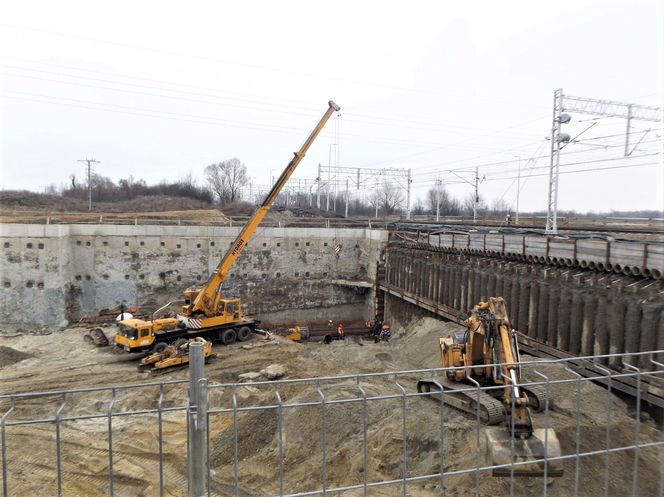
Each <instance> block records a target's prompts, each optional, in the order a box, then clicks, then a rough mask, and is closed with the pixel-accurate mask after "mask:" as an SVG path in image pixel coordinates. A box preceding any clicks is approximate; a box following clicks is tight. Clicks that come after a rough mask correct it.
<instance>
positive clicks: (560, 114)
mask: <svg viewBox="0 0 664 497" xmlns="http://www.w3.org/2000/svg"><path fill="white" fill-rule="evenodd" d="M568 112H569V113H580V114H590V115H594V116H602V117H616V118H620V119H625V120H626V121H627V129H626V130H625V156H626V157H629V156H630V155H631V152H633V151H634V149H633V148H632V150H631V151H630V133H631V123H632V121H633V120H639V121H651V122H660V121H661V119H662V117H661V116H662V108H661V107H650V106H646V105H638V104H630V103H624V102H615V101H612V100H599V99H596V98H585V97H572V96H570V95H564V94H563V90H562V89H558V90H556V91H554V93H553V123H552V126H551V160H550V169H549V203H548V210H547V215H546V228H545V230H544V232H545V233H547V234H557V233H558V175H559V169H560V149H561V148H562V147H563V146H564V145H561V144H565V143H569V142H570V141H574V140H571V138H570V136H569V135H568V134H567V133H562V132H561V127H562V125H563V124H567V123H569V122H570V120H571V116H570V115H569V114H568ZM577 136H578V135H577ZM637 146H638V144H637Z"/></svg>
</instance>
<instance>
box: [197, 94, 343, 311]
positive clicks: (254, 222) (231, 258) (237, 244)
mask: <svg viewBox="0 0 664 497" xmlns="http://www.w3.org/2000/svg"><path fill="white" fill-rule="evenodd" d="M328 106H329V107H328V109H327V111H325V114H324V115H323V117H322V118H321V119H320V121H319V122H318V124H317V125H316V127H315V128H314V130H313V131H312V132H311V134H310V135H309V137H308V138H307V139H306V140H305V142H304V144H303V145H302V147H301V148H300V150H298V151H297V152H295V153H294V157H293V158H292V159H291V161H290V162H289V163H288V166H286V169H284V171H283V172H282V173H281V176H279V179H278V180H277V182H276V183H275V184H274V186H273V187H272V189H271V190H270V192H269V193H268V194H267V196H266V197H265V200H263V203H262V204H261V205H260V206H259V207H258V209H257V210H256V212H254V214H253V216H252V217H251V219H249V221H248V222H247V224H245V226H244V227H243V228H242V230H241V231H240V233H239V234H238V235H237V237H236V238H235V241H234V242H233V243H232V245H231V248H230V249H228V252H226V254H225V255H224V257H223V258H222V259H221V261H220V262H219V265H218V266H217V269H216V271H215V272H214V273H213V274H212V275H211V276H210V279H209V280H208V281H207V283H206V284H205V286H204V287H203V288H202V289H201V290H200V291H199V292H198V295H196V299H195V300H194V301H193V302H192V303H191V304H190V305H189V306H188V308H187V310H186V311H185V314H187V315H192V314H193V313H195V312H196V313H203V314H205V315H210V314H212V313H214V311H215V309H216V303H217V302H218V300H219V299H220V298H221V296H220V288H221V284H222V283H223V282H224V280H225V279H226V277H227V276H228V272H229V270H230V268H231V267H232V266H233V264H235V261H236V260H237V258H238V257H239V255H240V253H241V252H242V250H243V249H244V247H246V246H247V243H248V242H249V240H250V239H251V237H252V236H253V235H254V233H255V232H256V229H257V228H258V225H259V224H260V223H261V221H262V220H263V218H264V217H265V215H266V214H267V213H268V211H269V210H270V208H271V207H272V204H273V203H274V201H275V200H276V198H277V196H278V195H279V193H280V192H281V190H282V189H283V187H284V185H285V184H286V182H287V181H288V179H289V178H290V177H291V175H292V174H293V172H294V171H295V168H296V167H297V165H298V164H299V163H300V161H301V160H302V159H303V158H304V156H305V154H306V153H307V150H309V147H310V146H311V144H312V143H313V142H314V140H315V139H316V137H317V136H318V134H319V133H320V132H321V130H322V129H323V126H325V123H327V121H328V120H329V118H330V116H331V115H332V113H333V112H336V111H339V110H340V107H339V106H338V105H337V104H335V103H334V102H333V101H332V100H330V101H329V102H328Z"/></svg>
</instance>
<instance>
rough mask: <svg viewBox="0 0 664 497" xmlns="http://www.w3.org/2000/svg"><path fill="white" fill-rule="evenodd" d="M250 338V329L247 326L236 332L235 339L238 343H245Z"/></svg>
mask: <svg viewBox="0 0 664 497" xmlns="http://www.w3.org/2000/svg"><path fill="white" fill-rule="evenodd" d="M250 338H251V328H249V326H243V327H241V328H240V329H239V330H237V339H238V341H239V342H246V341H247V340H249V339H250Z"/></svg>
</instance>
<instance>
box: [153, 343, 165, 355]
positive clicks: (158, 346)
mask: <svg viewBox="0 0 664 497" xmlns="http://www.w3.org/2000/svg"><path fill="white" fill-rule="evenodd" d="M166 347H168V344H167V343H165V342H158V343H155V344H154V346H153V347H152V353H153V354H163V353H164V350H166Z"/></svg>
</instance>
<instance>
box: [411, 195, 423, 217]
mask: <svg viewBox="0 0 664 497" xmlns="http://www.w3.org/2000/svg"><path fill="white" fill-rule="evenodd" d="M412 212H413V214H414V215H415V216H421V215H422V214H424V213H425V212H426V209H425V208H424V203H423V202H422V199H421V198H419V197H417V198H416V199H415V202H413V209H412Z"/></svg>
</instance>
